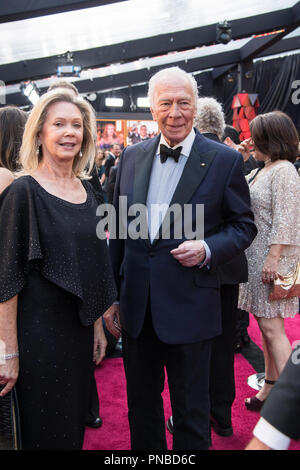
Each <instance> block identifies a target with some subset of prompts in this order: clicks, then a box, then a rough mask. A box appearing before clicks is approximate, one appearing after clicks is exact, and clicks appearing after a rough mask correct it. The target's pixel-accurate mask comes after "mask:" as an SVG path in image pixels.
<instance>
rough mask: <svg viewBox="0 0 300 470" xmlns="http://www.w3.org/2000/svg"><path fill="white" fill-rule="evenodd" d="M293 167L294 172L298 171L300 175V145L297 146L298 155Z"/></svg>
mask: <svg viewBox="0 0 300 470" xmlns="http://www.w3.org/2000/svg"><path fill="white" fill-rule="evenodd" d="M294 165H295V167H296V170H297V171H298V173H299V175H300V143H299V145H298V155H297V158H296V161H295V163H294Z"/></svg>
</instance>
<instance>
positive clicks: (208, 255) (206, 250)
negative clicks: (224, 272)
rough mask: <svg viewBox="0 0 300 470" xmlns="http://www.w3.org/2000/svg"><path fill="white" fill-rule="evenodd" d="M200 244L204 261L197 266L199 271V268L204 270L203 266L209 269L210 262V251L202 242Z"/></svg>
mask: <svg viewBox="0 0 300 470" xmlns="http://www.w3.org/2000/svg"><path fill="white" fill-rule="evenodd" d="M201 242H202V243H203V246H204V249H205V259H204V261H202V263H200V264H198V267H199V268H200V269H201V268H204V266H206V267H207V268H208V269H209V268H210V265H209V262H210V260H211V251H210V248H209V246H208V244H207V243H206V242H205V241H204V240H201Z"/></svg>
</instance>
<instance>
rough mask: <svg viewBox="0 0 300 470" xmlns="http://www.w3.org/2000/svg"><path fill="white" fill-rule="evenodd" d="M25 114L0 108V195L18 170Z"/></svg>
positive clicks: (9, 107) (10, 108) (16, 110)
mask: <svg viewBox="0 0 300 470" xmlns="http://www.w3.org/2000/svg"><path fill="white" fill-rule="evenodd" d="M26 120H27V113H25V111H22V110H21V109H19V108H16V107H14V106H5V107H3V108H0V193H1V192H2V191H4V189H5V188H6V187H7V186H8V185H10V184H11V183H12V182H13V180H14V172H15V171H16V170H18V169H19V167H20V165H19V151H20V147H21V142H22V136H23V131H24V126H25V123H26Z"/></svg>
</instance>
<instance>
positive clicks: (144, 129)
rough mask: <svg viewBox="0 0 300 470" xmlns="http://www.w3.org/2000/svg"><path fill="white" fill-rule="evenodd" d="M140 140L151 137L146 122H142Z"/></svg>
mask: <svg viewBox="0 0 300 470" xmlns="http://www.w3.org/2000/svg"><path fill="white" fill-rule="evenodd" d="M139 135H140V142H143V141H144V140H148V139H150V137H149V135H148V129H147V126H146V124H142V125H141V126H140V129H139Z"/></svg>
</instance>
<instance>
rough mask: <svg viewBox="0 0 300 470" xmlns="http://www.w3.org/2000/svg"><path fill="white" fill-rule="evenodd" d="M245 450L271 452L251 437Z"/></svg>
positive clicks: (255, 438)
mask: <svg viewBox="0 0 300 470" xmlns="http://www.w3.org/2000/svg"><path fill="white" fill-rule="evenodd" d="M245 450H271V448H270V447H268V446H267V445H266V444H264V443H263V442H261V441H260V440H259V439H257V437H253V439H252V440H251V441H250V442H249V444H248V445H247V447H246V448H245Z"/></svg>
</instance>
